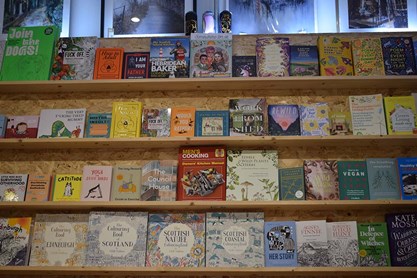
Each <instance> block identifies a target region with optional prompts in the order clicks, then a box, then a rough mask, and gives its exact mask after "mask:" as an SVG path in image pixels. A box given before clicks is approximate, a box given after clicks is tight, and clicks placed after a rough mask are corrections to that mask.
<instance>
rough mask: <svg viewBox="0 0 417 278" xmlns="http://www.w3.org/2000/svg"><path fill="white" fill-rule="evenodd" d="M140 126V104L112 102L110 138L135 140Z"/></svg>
mask: <svg viewBox="0 0 417 278" xmlns="http://www.w3.org/2000/svg"><path fill="white" fill-rule="evenodd" d="M141 126H142V102H138V101H135V102H113V112H112V118H111V129H110V138H135V137H139V136H140V130H141Z"/></svg>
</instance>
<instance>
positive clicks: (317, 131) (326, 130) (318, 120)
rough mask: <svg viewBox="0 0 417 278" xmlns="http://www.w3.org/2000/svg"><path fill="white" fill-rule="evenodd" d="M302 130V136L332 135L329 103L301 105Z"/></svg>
mask: <svg viewBox="0 0 417 278" xmlns="http://www.w3.org/2000/svg"><path fill="white" fill-rule="evenodd" d="M300 130H301V135H302V136H327V135H330V119H329V105H328V103H327V102H318V103H311V104H307V105H300Z"/></svg>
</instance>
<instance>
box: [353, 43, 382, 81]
mask: <svg viewBox="0 0 417 278" xmlns="http://www.w3.org/2000/svg"><path fill="white" fill-rule="evenodd" d="M352 57H353V71H354V73H355V75H356V76H375V75H376V76H381V75H382V76H383V75H385V68H384V59H383V57H382V46H381V39H380V38H356V39H353V40H352Z"/></svg>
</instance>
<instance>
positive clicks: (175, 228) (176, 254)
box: [144, 213, 206, 267]
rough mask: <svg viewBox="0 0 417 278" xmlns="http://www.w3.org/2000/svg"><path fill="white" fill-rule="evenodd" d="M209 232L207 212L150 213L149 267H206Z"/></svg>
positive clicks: (147, 259) (147, 252)
mask: <svg viewBox="0 0 417 278" xmlns="http://www.w3.org/2000/svg"><path fill="white" fill-rule="evenodd" d="M145 230H146V229H145ZM205 234H206V215H205V214H204V213H182V214H181V213H175V214H149V223H148V239H147V246H146V267H161V266H163V267H204V266H205V254H206V247H205V241H206V240H205V239H206V236H205ZM144 242H145V241H144Z"/></svg>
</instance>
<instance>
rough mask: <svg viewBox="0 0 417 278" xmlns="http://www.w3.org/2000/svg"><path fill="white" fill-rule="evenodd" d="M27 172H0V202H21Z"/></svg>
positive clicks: (26, 180)
mask: <svg viewBox="0 0 417 278" xmlns="http://www.w3.org/2000/svg"><path fill="white" fill-rule="evenodd" d="M27 182H28V174H0V202H23V201H24V200H25V192H26V187H27Z"/></svg>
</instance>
